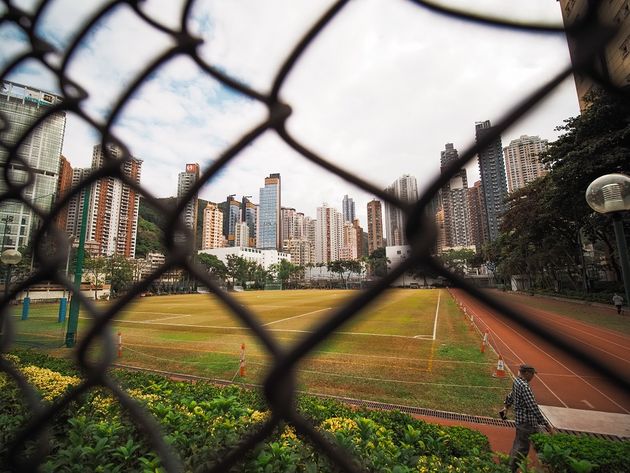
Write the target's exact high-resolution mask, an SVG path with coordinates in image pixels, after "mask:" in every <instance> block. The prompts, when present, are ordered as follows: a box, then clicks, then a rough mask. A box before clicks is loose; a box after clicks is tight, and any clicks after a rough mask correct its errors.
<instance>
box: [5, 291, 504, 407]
mask: <svg viewBox="0 0 630 473" xmlns="http://www.w3.org/2000/svg"><path fill="white" fill-rule="evenodd" d="M354 294H356V292H355V291H341V290H321V291H320V290H304V291H302V290H299V291H298V290H296V291H255V292H253V291H252V292H241V293H234V294H233V295H234V297H235V298H236V299H237V300H238V301H239V302H240V303H241V304H244V305H246V306H247V307H249V308H250V309H251V310H253V311H254V312H255V313H256V314H258V317H259V318H260V321H261V323H262V324H264V326H265V328H266V329H267V330H269V331H270V332H271V333H272V335H273V336H274V337H275V338H276V339H277V340H278V342H279V343H280V344H281V345H283V346H286V347H288V346H291V345H292V344H294V343H296V342H297V341H298V340H299V339H300V338H301V337H303V336H304V335H305V333H307V332H309V331H312V330H313V329H314V328H315V327H317V326H318V325H319V324H321V323H322V322H323V321H324V320H326V318H327V317H330V315H331V314H332V313H333V311H334V310H335V309H337V308H339V307H340V306H341V305H343V303H344V302H345V301H347V300H349V298H351V297H352V296H353V295H354ZM57 311H58V306H57V305H49V304H46V305H42V304H34V305H32V306H31V315H30V317H29V320H26V321H22V320H19V308H16V312H15V317H16V319H17V320H16V325H17V334H16V343H15V346H17V347H20V348H26V347H37V348H43V349H45V350H46V351H48V352H51V353H52V354H55V355H61V356H69V354H70V350H68V349H65V348H62V345H63V340H64V332H65V327H63V326H62V324H60V323H58V322H57ZM89 324H90V318H89V316H87V315H86V314H84V313H81V315H80V319H79V338H80V337H81V334H82V333H85V332H86V331H87V328H88V327H89ZM113 331H114V333H117V332H119V331H120V332H121V334H122V342H123V343H122V344H123V350H122V357H121V358H119V359H118V360H117V361H118V362H120V363H122V364H126V365H132V366H136V367H145V368H152V369H159V370H164V371H172V372H177V373H186V374H194V375H200V376H206V377H210V378H218V379H223V380H234V382H244V383H254V384H256V383H259V382H260V381H261V379H262V378H263V376H264V375H265V372H267V371H268V370H269V367H270V366H271V364H272V359H271V357H270V356H269V355H268V353H267V352H266V351H265V350H264V348H263V347H262V345H261V344H260V343H259V342H258V341H257V340H256V339H255V338H254V337H253V336H252V334H251V332H250V331H249V329H247V328H244V327H243V326H242V324H240V323H239V322H238V321H237V319H235V318H234V317H233V316H231V315H230V312H229V310H228V309H227V308H226V307H225V306H224V305H223V304H222V303H221V302H220V301H219V300H218V299H217V298H215V297H213V296H212V295H208V294H195V295H177V296H155V297H146V298H139V299H137V300H136V301H135V303H134V304H133V305H132V306H130V307H129V308H128V309H127V310H125V311H123V312H122V313H120V314H119V316H118V318H117V320H116V322H115V323H114V326H113ZM242 343H244V344H245V347H246V349H245V358H246V376H245V377H243V378H241V377H240V376H239V375H238V371H239V360H240V356H241V344H242ZM495 366H496V355H495V354H494V352H492V351H491V350H486V353H481V352H480V337H479V334H478V333H476V332H474V331H473V330H471V329H470V327H469V324H468V323H467V321H466V319H465V318H464V317H463V315H462V314H461V312H460V311H459V308H458V307H457V305H456V304H455V303H454V301H453V300H452V299H451V297H450V295H449V293H448V292H447V291H446V290H444V289H435V290H410V289H406V290H405V289H392V290H390V291H389V292H388V293H387V294H386V295H384V296H383V297H381V298H380V299H379V300H378V301H376V302H375V303H374V304H372V305H371V306H370V307H368V308H367V309H365V310H364V311H363V312H361V313H360V314H358V316H357V317H355V319H354V320H353V321H352V322H350V323H349V324H347V325H345V326H343V327H342V328H341V329H340V330H339V331H338V332H337V333H336V334H335V335H334V336H333V337H331V338H330V339H328V340H326V341H325V342H324V343H323V344H321V345H319V346H318V347H317V348H316V349H315V351H314V352H312V353H311V354H310V355H309V356H308V358H306V359H304V360H302V361H301V362H300V364H299V365H298V379H299V383H300V389H302V390H304V391H308V392H311V393H320V394H329V395H335V396H344V397H350V398H357V399H367V400H376V401H383V402H390V403H394V404H402V405H411V406H419V407H427V408H434V409H440V410H448V411H455V412H462V413H468V414H479V415H495V414H496V410H497V407H498V406H500V404H501V402H502V400H503V397H504V395H505V394H506V392H507V391H508V390H509V388H510V382H509V380H507V379H496V378H493V377H492V373H493V371H494V368H495Z"/></svg>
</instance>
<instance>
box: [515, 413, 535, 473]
mask: <svg viewBox="0 0 630 473" xmlns="http://www.w3.org/2000/svg"><path fill="white" fill-rule="evenodd" d="M534 433H536V426H534V425H529V424H516V437H514V444H513V445H512V451H510V470H511V471H512V472H515V471H516V470H517V469H518V463H519V462H520V461H521V460H524V459H526V458H527V454H528V453H529V436H530V435H531V434H534Z"/></svg>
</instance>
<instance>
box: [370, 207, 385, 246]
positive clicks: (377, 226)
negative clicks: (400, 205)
mask: <svg viewBox="0 0 630 473" xmlns="http://www.w3.org/2000/svg"><path fill="white" fill-rule="evenodd" d="M367 227H368V232H367V239H368V253H369V254H370V255H371V254H372V253H373V252H374V250H376V249H377V248H384V247H385V244H384V243H383V210H382V207H381V201H380V200H376V199H374V200H371V201H370V202H368V204H367ZM368 256H369V255H368Z"/></svg>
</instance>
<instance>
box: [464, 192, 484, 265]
mask: <svg viewBox="0 0 630 473" xmlns="http://www.w3.org/2000/svg"><path fill="white" fill-rule="evenodd" d="M485 209H486V207H485V205H484V203H483V192H482V190H481V181H476V182H475V184H474V185H473V186H472V187H469V188H468V215H469V216H470V237H471V238H470V242H471V244H472V245H475V248H476V251H477V253H480V252H481V249H482V247H483V244H484V242H485V241H488V235H487V233H484V232H487V230H488V227H487V225H486V224H485V223H484V222H486V221H487V218H486V215H485V211H486V210H485Z"/></svg>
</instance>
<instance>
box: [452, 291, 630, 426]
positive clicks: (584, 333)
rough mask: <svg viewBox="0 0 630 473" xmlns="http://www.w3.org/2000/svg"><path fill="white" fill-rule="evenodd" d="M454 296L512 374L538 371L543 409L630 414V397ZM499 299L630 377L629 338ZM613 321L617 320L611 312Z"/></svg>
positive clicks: (537, 392)
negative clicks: (523, 366)
mask: <svg viewBox="0 0 630 473" xmlns="http://www.w3.org/2000/svg"><path fill="white" fill-rule="evenodd" d="M450 292H451V294H452V295H453V297H454V298H455V299H456V300H457V301H459V302H460V303H462V304H463V305H464V307H466V309H467V311H468V314H469V315H470V314H473V315H474V320H475V324H476V325H477V327H478V328H479V329H480V330H481V332H484V331H485V330H487V331H488V334H489V342H490V344H491V345H492V346H493V347H494V349H495V351H496V352H497V353H499V354H500V355H502V356H503V360H504V361H505V364H506V366H507V367H508V368H509V369H510V371H512V373H514V374H516V373H517V372H518V366H519V365H520V364H521V363H528V364H531V365H533V366H535V367H536V370H537V371H538V373H537V375H536V376H535V377H534V380H533V381H532V389H533V390H534V393H535V395H536V400H537V401H538V403H539V404H541V405H547V406H556V407H569V408H573V409H586V410H594V411H604V412H616V413H621V414H630V393H628V392H626V391H624V390H622V389H621V388H619V387H617V386H615V385H613V384H611V383H610V382H608V381H607V380H606V379H605V378H603V377H602V376H601V375H599V374H598V373H597V372H596V371H594V370H593V369H592V368H590V367H589V366H587V365H585V364H584V363H582V362H580V361H576V360H573V359H572V358H571V357H570V356H569V355H567V354H566V353H564V352H563V351H561V350H559V349H558V348H555V347H554V346H553V345H551V344H550V343H548V342H546V341H544V340H542V339H540V338H539V337H538V336H537V335H535V334H532V333H531V332H529V331H526V330H525V329H523V328H521V327H520V326H519V325H518V324H517V323H516V322H513V321H511V320H510V319H508V318H506V317H505V316H503V315H501V314H499V313H497V312H495V311H493V310H492V309H489V308H487V307H486V306H485V305H484V304H482V303H481V302H479V301H477V299H475V298H474V297H472V296H470V295H469V294H468V293H466V292H465V291H462V290H458V289H451V291H450ZM494 295H496V296H499V297H501V299H502V300H503V302H505V303H508V304H510V305H511V306H512V307H514V309H516V310H518V311H519V312H521V313H522V314H524V315H526V316H527V317H530V318H531V319H535V320H536V321H538V322H540V323H543V324H544V325H545V326H546V327H547V328H548V330H549V331H550V332H555V333H558V334H560V335H562V336H563V337H564V338H565V339H568V340H569V341H571V343H575V344H577V345H580V346H581V347H582V348H585V349H587V350H589V352H590V353H593V354H594V355H595V356H596V357H597V358H598V359H600V360H602V361H604V362H605V363H606V364H607V365H609V366H611V367H613V368H614V369H617V370H621V371H620V372H622V373H629V372H630V337H629V336H627V335H623V334H620V333H618V332H614V331H612V330H608V329H605V328H599V327H596V326H594V325H590V324H586V323H584V322H580V321H577V320H573V319H569V318H566V317H563V316H560V315H558V314H555V313H552V312H547V311H544V310H539V309H535V308H532V307H528V306H526V305H523V304H519V303H518V298H516V297H510V296H506V295H501V294H500V293H498V294H497V293H495V294H494ZM610 316H616V315H613V312H612V311H611V315H610Z"/></svg>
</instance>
